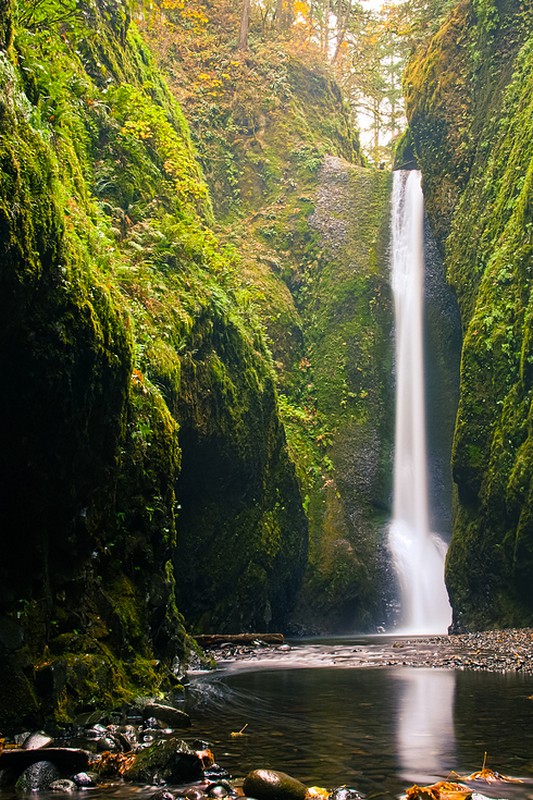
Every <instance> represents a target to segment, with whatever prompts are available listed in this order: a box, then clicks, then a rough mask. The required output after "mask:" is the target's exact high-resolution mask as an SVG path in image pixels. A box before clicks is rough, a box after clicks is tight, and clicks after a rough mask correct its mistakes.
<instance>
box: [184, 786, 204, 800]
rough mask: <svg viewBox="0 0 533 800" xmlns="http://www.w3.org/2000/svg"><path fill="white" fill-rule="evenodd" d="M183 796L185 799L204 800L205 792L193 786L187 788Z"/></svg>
mask: <svg viewBox="0 0 533 800" xmlns="http://www.w3.org/2000/svg"><path fill="white" fill-rule="evenodd" d="M183 797H186V798H187V800H204V798H205V793H204V792H202V790H201V789H197V788H195V787H192V788H191V789H187V791H186V792H185V793H184V795H183Z"/></svg>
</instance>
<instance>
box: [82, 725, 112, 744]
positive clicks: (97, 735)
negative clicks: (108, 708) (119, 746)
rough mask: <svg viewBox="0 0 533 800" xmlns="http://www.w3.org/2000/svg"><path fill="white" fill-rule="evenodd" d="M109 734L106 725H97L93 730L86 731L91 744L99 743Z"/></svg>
mask: <svg viewBox="0 0 533 800" xmlns="http://www.w3.org/2000/svg"><path fill="white" fill-rule="evenodd" d="M106 733H107V728H105V726H104V725H100V724H99V723H96V724H95V725H93V726H92V727H91V728H88V729H87V730H86V731H85V738H86V739H87V741H89V742H97V741H98V740H99V739H101V738H102V736H105V735H106Z"/></svg>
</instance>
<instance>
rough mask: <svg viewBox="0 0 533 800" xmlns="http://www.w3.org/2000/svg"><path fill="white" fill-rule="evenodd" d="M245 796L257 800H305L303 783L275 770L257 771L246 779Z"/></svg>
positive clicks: (305, 791) (305, 793)
mask: <svg viewBox="0 0 533 800" xmlns="http://www.w3.org/2000/svg"><path fill="white" fill-rule="evenodd" d="M242 788H243V790H244V794H245V795H246V796H247V797H255V798H256V800H305V797H306V795H307V787H306V786H304V784H303V783H300V781H298V780H296V778H292V777H291V776H290V775H287V774H286V773H285V772H278V771H277V770H274V769H255V770H253V772H249V773H248V775H247V776H246V778H245V779H244V784H243V787H242Z"/></svg>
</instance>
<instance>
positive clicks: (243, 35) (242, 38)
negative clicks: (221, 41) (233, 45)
mask: <svg viewBox="0 0 533 800" xmlns="http://www.w3.org/2000/svg"><path fill="white" fill-rule="evenodd" d="M249 27H250V0H242V13H241V30H240V33H239V45H238V49H239V50H242V51H243V52H245V51H246V50H248V29H249Z"/></svg>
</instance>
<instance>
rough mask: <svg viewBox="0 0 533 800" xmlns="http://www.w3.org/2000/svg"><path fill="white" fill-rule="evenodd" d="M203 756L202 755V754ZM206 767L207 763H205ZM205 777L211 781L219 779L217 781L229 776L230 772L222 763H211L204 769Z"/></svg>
mask: <svg viewBox="0 0 533 800" xmlns="http://www.w3.org/2000/svg"><path fill="white" fill-rule="evenodd" d="M200 757H201V756H200ZM204 767H205V763H204ZM204 775H205V777H206V778H207V779H208V780H210V781H217V783H218V782H219V781H220V780H221V779H224V778H229V772H228V770H227V769H224V767H221V766H220V764H211V766H210V767H208V768H207V769H204Z"/></svg>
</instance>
